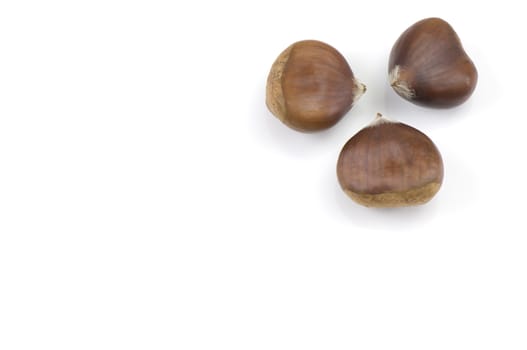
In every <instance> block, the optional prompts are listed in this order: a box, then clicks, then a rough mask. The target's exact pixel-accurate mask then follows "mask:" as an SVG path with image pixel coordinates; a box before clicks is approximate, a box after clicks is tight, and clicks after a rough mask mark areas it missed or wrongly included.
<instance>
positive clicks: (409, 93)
mask: <svg viewBox="0 0 527 350" xmlns="http://www.w3.org/2000/svg"><path fill="white" fill-rule="evenodd" d="M389 76H390V77H389V78H390V86H391V87H392V88H393V89H394V90H395V92H396V93H397V94H398V95H399V96H401V97H403V98H405V99H407V100H411V99H413V98H415V90H414V89H412V88H410V86H409V84H408V82H407V81H406V79H405V78H404V74H403V73H402V69H401V67H400V66H395V67H394V68H393V69H392V70H391V71H390V73H389Z"/></svg>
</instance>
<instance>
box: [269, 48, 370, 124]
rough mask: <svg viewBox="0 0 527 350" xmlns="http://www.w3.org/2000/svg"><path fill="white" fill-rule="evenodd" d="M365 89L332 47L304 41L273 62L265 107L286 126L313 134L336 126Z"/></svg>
mask: <svg viewBox="0 0 527 350" xmlns="http://www.w3.org/2000/svg"><path fill="white" fill-rule="evenodd" d="M365 90H366V87H365V86H364V85H363V84H361V83H359V82H358V81H357V80H356V79H355V76H354V75H353V72H352V70H351V68H350V66H349V65H348V63H347V62H346V59H345V58H344V56H342V55H341V54H340V53H339V52H338V51H337V50H336V49H335V48H333V47H331V46H329V45H328V44H326V43H323V42H320V41H316V40H305V41H299V42H296V43H294V44H292V45H291V46H289V47H288V48H287V49H285V50H284V51H283V52H282V53H281V54H280V55H279V56H278V58H277V59H276V61H275V62H274V64H273V66H272V67H271V71H270V73H269V76H268V78H267V88H266V104H267V107H268V108H269V110H270V111H271V113H273V114H274V115H275V116H276V117H277V118H278V119H280V120H281V121H282V122H283V123H284V124H286V125H287V126H289V127H291V128H293V129H295V130H298V131H303V132H312V131H319V130H323V129H327V128H329V127H331V126H333V125H335V124H336V123H337V122H338V121H339V120H340V119H341V118H342V117H343V116H344V115H345V114H346V113H347V112H348V111H349V110H350V109H351V107H352V106H353V103H354V102H355V101H357V99H358V98H359V97H360V96H361V95H362V94H363V93H364V91H365Z"/></svg>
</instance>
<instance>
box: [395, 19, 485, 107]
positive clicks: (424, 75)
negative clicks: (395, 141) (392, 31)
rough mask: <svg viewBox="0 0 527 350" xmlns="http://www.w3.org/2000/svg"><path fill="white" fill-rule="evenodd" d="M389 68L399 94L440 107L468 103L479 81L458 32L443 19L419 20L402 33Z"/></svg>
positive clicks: (419, 102) (422, 103)
mask: <svg viewBox="0 0 527 350" xmlns="http://www.w3.org/2000/svg"><path fill="white" fill-rule="evenodd" d="M388 71H389V76H390V83H391V85H392V87H393V89H394V90H395V92H397V94H399V95H400V96H401V97H403V98H405V99H406V100H408V101H410V102H413V103H415V104H418V105H422V106H428V107H436V108H448V107H454V106H457V105H460V104H461V103H463V102H465V101H466V100H467V99H468V98H469V97H470V95H471V94H472V92H473V91H474V88H475V87H476V82H477V80H478V72H477V70H476V67H475V66H474V63H472V60H471V59H470V58H469V57H468V55H467V53H466V52H465V50H464V49H463V46H462V45H461V41H460V40H459V37H458V36H457V34H456V32H455V31H454V29H453V28H452V27H451V26H450V24H448V23H447V22H446V21H444V20H442V19H440V18H427V19H424V20H422V21H419V22H417V23H415V24H414V25H412V26H411V27H410V28H408V29H407V30H406V31H405V32H404V33H403V34H401V36H400V37H399V39H398V40H397V41H396V42H395V45H394V46H393V48H392V51H391V54H390V62H389V67H388Z"/></svg>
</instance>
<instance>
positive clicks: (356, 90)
mask: <svg viewBox="0 0 527 350" xmlns="http://www.w3.org/2000/svg"><path fill="white" fill-rule="evenodd" d="M366 90H367V89H366V85H364V84H363V83H361V82H360V81H358V80H356V79H355V86H354V87H353V103H355V102H357V101H358V100H359V99H360V98H361V97H362V95H364V93H365V92H366Z"/></svg>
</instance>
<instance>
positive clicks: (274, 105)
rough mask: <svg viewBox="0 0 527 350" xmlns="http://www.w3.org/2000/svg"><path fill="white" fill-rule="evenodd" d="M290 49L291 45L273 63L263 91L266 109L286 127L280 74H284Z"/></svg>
mask: <svg viewBox="0 0 527 350" xmlns="http://www.w3.org/2000/svg"><path fill="white" fill-rule="evenodd" d="M292 48H293V45H291V46H289V47H288V48H287V49H285V50H284V52H282V53H281V54H280V56H278V58H277V59H276V61H275V62H274V63H273V66H272V67H271V72H270V73H269V76H268V78H267V89H266V91H265V92H266V94H265V104H266V105H267V108H269V110H270V111H271V113H273V114H274V115H275V116H276V117H277V118H278V119H280V120H281V121H282V122H283V123H284V124H286V125H289V123H288V121H287V120H286V118H285V117H286V109H285V100H284V93H283V91H282V73H283V72H284V66H285V64H286V63H287V61H288V60H289V55H290V54H291V49H292Z"/></svg>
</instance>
